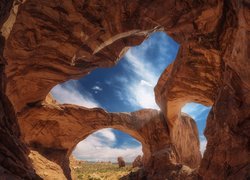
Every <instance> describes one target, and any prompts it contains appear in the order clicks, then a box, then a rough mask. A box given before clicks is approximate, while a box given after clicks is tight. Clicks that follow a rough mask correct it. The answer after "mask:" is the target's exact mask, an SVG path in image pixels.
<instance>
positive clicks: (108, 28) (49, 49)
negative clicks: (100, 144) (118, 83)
mask: <svg viewBox="0 0 250 180" xmlns="http://www.w3.org/2000/svg"><path fill="white" fill-rule="evenodd" d="M15 2H17V1H15ZM18 2H19V3H18V5H19V8H18V13H17V12H16V11H13V12H15V13H13V14H12V15H11V16H10V17H9V19H8V20H7V18H8V16H9V12H10V11H11V6H12V1H6V0H3V1H1V2H0V9H1V11H0V26H1V32H2V34H3V35H4V37H3V36H1V44H0V57H1V59H0V62H1V67H0V68H1V79H0V80H1V85H3V86H1V109H0V114H1V128H0V130H1V132H2V133H1V134H2V135H1V138H2V139H1V140H0V143H1V144H2V146H1V167H2V168H1V169H4V170H3V171H2V170H1V171H0V172H1V174H4V175H6V176H13V175H14V174H15V177H16V178H18V177H21V178H32V177H33V176H35V174H34V171H33V170H32V167H31V163H30V162H29V159H28V157H27V148H26V147H25V145H24V144H23V143H22V142H21V140H20V138H19V136H20V134H19V129H18V124H17V122H16V118H18V122H19V125H20V128H21V133H22V138H23V140H24V141H25V142H26V143H27V144H28V146H29V147H30V148H33V149H34V148H36V149H37V151H39V152H40V153H41V154H42V156H44V157H46V158H48V159H50V160H52V161H54V162H57V163H58V164H59V165H60V166H61V167H62V168H63V170H64V173H65V175H66V176H67V178H70V175H69V168H68V164H69V162H68V159H67V158H68V157H69V154H70V153H71V151H72V149H73V147H74V146H75V145H76V144H77V142H79V141H80V140H82V139H84V138H85V137H86V136H87V135H88V133H89V134H90V133H92V132H94V131H95V130H97V129H98V127H99V128H103V127H104V126H105V127H108V126H111V127H114V126H116V127H119V128H120V129H121V130H123V131H125V132H126V130H127V133H129V134H132V135H133V134H134V135H133V136H134V137H137V138H138V140H140V141H141V142H142V144H143V143H144V144H145V145H144V162H146V164H145V167H146V169H148V170H149V169H150V171H149V174H150V173H151V174H150V176H151V177H152V178H155V179H157V178H160V175H159V174H161V173H164V171H162V169H165V170H166V169H168V170H171V168H170V167H166V166H167V165H169V164H170V165H172V164H175V163H182V164H188V165H189V166H191V167H195V166H196V165H197V164H196V162H198V161H199V159H200V157H199V155H198V153H197V152H196V148H197V146H198V144H199V143H198V141H197V140H198V138H197V134H198V133H197V130H196V126H195V123H194V122H193V121H192V120H190V118H188V117H186V116H185V115H184V117H183V115H182V114H181V107H182V106H183V105H184V104H185V103H188V102H198V103H202V104H204V105H209V106H212V110H211V112H210V114H209V116H208V120H207V127H206V130H205V136H206V137H207V140H208V144H207V149H206V151H205V153H204V157H203V159H202V161H201V165H200V168H199V172H198V174H199V176H200V177H203V179H247V178H249V177H250V174H249V172H250V170H249V169H250V160H249V154H250V153H249V149H250V148H249V139H250V137H249V133H248V132H249V131H250V129H249V127H250V126H249V123H250V118H249V117H250V110H249V107H250V95H249V91H250V71H249V69H250V63H249V52H250V51H249V39H250V38H249V37H250V35H249V34H250V26H249V24H250V19H249V17H250V4H249V2H248V1H247V0H231V1H226V0H225V1H218V0H211V1H206V0H204V1H165V0H154V1H149V0H138V1H127V0H119V1H118V0H115V1H113V2H112V5H111V4H110V1H108V0H102V1H99V0H93V1H79V0H72V1H68V0H61V1H57V0H52V1H51V0H44V1H39V0H27V1H18ZM20 2H22V3H21V4H20ZM14 7H16V6H14ZM14 7H13V8H14ZM6 20H7V22H8V23H4V22H6ZM159 30H161V31H165V32H166V33H168V35H170V36H171V37H172V38H174V39H175V40H176V41H177V42H179V43H180V50H179V53H178V56H177V58H176V60H175V62H174V63H173V64H172V65H171V66H170V67H168V68H167V69H166V70H165V71H164V72H163V74H162V76H161V78H160V79H159V81H158V83H157V86H156V87H155V95H156V101H157V103H158V105H159V106H160V108H161V112H158V111H153V110H141V111H138V112H134V113H120V114H114V113H107V112H105V111H103V110H100V109H92V110H89V109H86V108H82V107H77V106H72V105H55V104H54V105H53V104H52V103H48V102H44V99H45V97H46V96H47V94H48V93H49V91H50V90H51V88H52V87H54V86H55V85H57V84H59V83H61V82H64V81H67V80H69V79H74V78H79V77H82V76H84V75H86V74H87V73H89V72H90V71H91V70H93V69H95V68H97V67H109V66H112V65H114V64H115V63H116V62H117V60H119V58H120V57H121V56H122V55H123V54H124V53H125V52H126V50H127V49H128V47H130V46H134V45H138V44H140V43H141V42H142V41H143V40H144V39H145V38H146V37H147V36H148V35H150V33H152V32H154V31H159ZM6 63H7V64H8V65H7V66H5V64H6ZM4 73H5V74H6V76H5V75H3V74H4ZM5 85H6V86H5ZM5 87H6V88H5ZM8 99H9V100H10V101H8ZM12 107H13V108H12ZM83 112H84V113H86V115H85V114H84V115H83V114H81V113H83ZM16 114H18V117H15V115H16ZM78 114H81V117H82V118H79V119H78V118H77V119H75V116H76V117H77V116H78ZM93 114H97V115H96V116H95V115H94V116H93ZM143 114H144V115H143ZM145 114H147V116H145ZM62 115H64V116H65V117H67V118H68V120H67V119H65V118H64V117H62ZM88 115H89V116H88ZM91 116H93V117H94V119H91ZM59 119H60V120H61V121H62V122H61V121H59ZM80 119H81V120H82V121H84V123H82V122H81V121H80ZM135 119H136V120H135ZM148 119H150V121H149V122H148V123H149V124H150V125H151V128H147V127H148V126H147V125H146V124H145V127H144V126H143V127H142V126H139V127H142V129H141V130H138V129H134V127H136V126H137V124H136V123H138V124H142V123H143V122H147V120H148ZM90 120H92V121H93V122H96V124H91V123H90V124H88V123H86V124H85V121H86V122H88V121H90ZM111 120H112V121H111ZM134 120H135V122H136V123H135V122H134ZM65 121H66V122H67V123H69V124H70V126H72V127H70V126H69V124H67V123H65ZM113 121H114V124H113V125H112V123H113ZM116 123H117V124H116ZM119 123H122V124H119ZM76 124H78V125H76ZM66 125H67V126H66ZM73 127H74V128H78V131H76V132H79V131H80V129H79V128H81V127H82V128H83V129H81V131H84V132H88V133H86V134H84V133H83V134H82V136H80V134H77V133H76V134H74V132H73V129H72V128H73ZM152 127H153V128H152ZM157 128H160V130H159V131H157V132H156V129H157ZM52 129H53V130H54V131H53V132H52V131H51V130H52ZM29 131H32V132H33V134H31V133H29ZM154 131H155V133H153V132H154ZM158 132H160V134H157V133H158ZM152 134H156V135H154V136H152ZM78 135H79V136H78ZM62 137H68V139H67V138H64V139H62ZM162 137H164V138H162ZM186 137H189V138H186ZM43 138H44V139H43ZM60 138H61V139H60ZM139 138H141V139H139ZM45 139H46V140H47V142H46V141H45ZM69 139H71V140H72V142H70V141H69ZM193 139H195V140H194V142H195V143H193V141H192V140H193ZM144 141H145V142H144ZM149 142H150V143H149ZM187 144H191V146H187ZM146 145H147V146H146ZM16 146H17V147H16ZM167 146H169V147H168V151H167V150H166V147H167ZM2 147H3V148H2ZM5 147H6V148H5ZM15 147H16V148H15ZM148 147H150V148H148ZM163 147H164V148H163ZM189 147H190V148H189ZM13 149H17V152H14V151H13ZM162 149H164V150H162ZM146 150H147V151H146ZM160 150H162V151H160ZM191 151H195V155H192V153H191ZM156 152H157V153H156ZM150 153H151V154H150ZM15 154H18V155H19V158H18V157H17V156H16V155H15ZM148 154H150V156H148ZM172 154H173V156H172ZM236 154H238V156H236ZM161 156H163V157H164V158H156V157H161ZM2 157H3V158H2ZM9 157H11V158H9ZM165 158H166V159H165ZM2 159H3V160H2ZM161 160H162V161H161ZM168 160H170V163H166V162H169V161H168ZM153 162H154V163H153ZM156 162H157V163H158V165H157V163H156ZM172 162H174V163H172ZM156 166H158V167H156ZM10 167H13V168H10ZM147 167H150V168H147ZM174 167H175V168H176V167H177V166H174ZM156 168H158V169H156ZM175 168H173V169H172V170H173V171H174V169H175ZM184 169H185V168H184ZM157 174H158V175H159V176H158V175H157ZM161 175H162V174H161ZM165 175H166V176H168V177H171V178H172V176H171V174H168V172H165Z"/></svg>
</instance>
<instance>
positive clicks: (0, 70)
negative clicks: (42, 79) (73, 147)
mask: <svg viewBox="0 0 250 180" xmlns="http://www.w3.org/2000/svg"><path fill="white" fill-rule="evenodd" d="M12 3H13V1H11V0H3V1H1V2H0V29H1V28H2V25H3V23H4V22H5V21H6V19H7V18H8V16H9V12H10V9H11V7H12ZM4 45H5V39H4V37H3V36H2V34H1V33H0V179H40V178H39V177H38V176H37V175H36V174H35V171H34V170H33V168H32V166H31V163H30V160H29V159H28V157H27V154H28V148H27V147H26V146H25V145H24V143H23V142H22V141H21V140H20V129H19V125H18V123H17V119H16V117H15V111H14V109H13V106H12V104H11V103H10V102H9V99H8V97H6V95H5V93H4V90H5V85H6V79H5V74H4V68H5V65H6V59H5V58H4V57H3V48H4Z"/></svg>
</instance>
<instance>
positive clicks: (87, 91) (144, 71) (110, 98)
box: [52, 32, 209, 161]
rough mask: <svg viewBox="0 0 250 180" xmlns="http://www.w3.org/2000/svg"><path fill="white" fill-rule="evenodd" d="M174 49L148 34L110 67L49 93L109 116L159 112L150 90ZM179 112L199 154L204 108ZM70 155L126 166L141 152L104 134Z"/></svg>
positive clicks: (118, 136)
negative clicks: (192, 126) (196, 137)
mask: <svg viewBox="0 0 250 180" xmlns="http://www.w3.org/2000/svg"><path fill="white" fill-rule="evenodd" d="M178 48H179V45H178V44H177V43H176V42H175V41H174V40H173V39H171V38H170V37H169V36H167V35H166V34H165V33H163V32H157V33H154V34H151V36H150V37H149V38H148V39H146V40H145V41H144V42H143V43H142V44H141V45H139V46H136V47H133V48H130V49H129V50H128V52H127V53H126V54H125V56H124V57H123V58H122V59H121V60H120V61H119V63H118V64H117V65H116V66H114V67H112V68H98V69H96V70H94V71H93V72H91V73H90V74H89V75H87V76H85V77H83V78H81V79H79V80H70V81H67V82H66V83H63V84H60V85H57V86H56V87H54V88H53V89H52V94H53V96H54V97H55V99H57V100H58V101H59V102H60V103H71V104H77V105H81V106H85V107H90V108H91V107H102V108H104V109H105V110H107V111H109V112H132V111H136V110H139V109H142V108H154V109H159V107H158V106H157V105H156V103H155V98H154V91H153V89H154V86H155V85H156V83H157V81H158V79H159V77H160V75H161V73H162V72H163V71H164V69H165V68H166V67H167V66H168V65H169V64H170V63H172V62H173V60H174V59H175V57H176V55H177V52H178ZM183 112H186V113H188V114H190V115H191V116H192V117H193V118H194V119H195V120H196V121H197V125H198V128H199V132H200V138H201V140H202V141H203V142H202V143H203V144H202V143H201V144H202V146H203V149H204V146H205V143H206V141H205V138H204V136H203V135H202V132H203V129H204V127H205V120H206V116H207V113H208V112H209V108H207V107H205V106H202V105H199V104H195V103H190V104H187V105H186V106H185V107H183ZM201 149H202V148H201ZM73 154H74V155H75V156H76V157H77V158H79V159H85V160H90V161H96V160H101V161H109V160H111V161H115V159H116V157H117V156H118V155H121V156H123V157H124V158H125V159H127V161H132V160H133V158H135V156H137V155H138V154H142V152H141V144H140V143H139V142H138V141H136V140H135V139H133V138H132V137H130V136H129V135H127V134H125V133H123V132H121V131H118V130H114V129H104V130H100V131H97V132H96V133H94V134H92V135H90V136H89V137H88V138H86V139H85V140H84V141H82V142H80V143H79V144H78V145H77V147H76V149H75V151H74V152H73ZM92 154H96V156H92ZM98 154H100V156H98ZM104 154H105V156H104ZM114 154H115V157H114ZM96 157H102V158H99V159H96Z"/></svg>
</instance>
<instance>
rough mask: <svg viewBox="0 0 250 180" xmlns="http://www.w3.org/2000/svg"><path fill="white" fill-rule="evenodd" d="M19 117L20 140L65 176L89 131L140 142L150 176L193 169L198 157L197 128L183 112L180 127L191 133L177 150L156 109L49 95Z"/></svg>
mask: <svg viewBox="0 0 250 180" xmlns="http://www.w3.org/2000/svg"><path fill="white" fill-rule="evenodd" d="M18 117H19V118H18V119H19V123H20V127H21V132H22V135H23V139H24V141H25V142H26V143H27V144H28V146H29V147H30V148H31V149H33V150H36V151H39V152H40V153H41V154H42V155H43V156H45V157H46V158H48V159H49V160H52V161H55V162H57V163H58V164H59V165H60V166H61V167H62V169H63V170H64V173H65V175H66V177H68V178H69V177H70V169H69V163H68V162H69V156H70V155H71V153H72V151H73V149H74V147H75V146H76V145H77V144H78V143H79V142H80V141H81V140H83V139H85V138H86V137H87V136H88V135H90V134H91V133H93V132H95V131H97V130H100V129H103V128H115V129H118V130H121V131H123V132H125V133H127V134H129V135H131V136H132V137H134V138H135V139H137V140H138V141H140V142H141V144H142V151H143V153H144V156H143V164H144V168H145V169H146V170H147V173H148V174H149V175H150V174H157V173H158V174H161V176H164V174H167V173H166V168H167V167H174V166H176V165H177V164H178V163H182V164H186V165H188V166H190V167H193V168H195V167H198V165H199V163H200V160H201V155H200V151H199V139H198V134H197V127H196V125H195V123H194V121H193V120H192V119H191V118H190V117H189V116H187V115H185V114H183V116H182V118H181V119H180V122H182V123H183V124H185V127H180V128H184V129H186V131H187V132H189V133H190V134H186V137H185V138H186V140H185V141H182V143H183V147H187V149H186V150H185V151H184V150H183V151H182V152H181V151H180V152H177V151H176V147H175V146H173V145H172V142H171V141H170V137H169V129H168V126H167V124H166V121H165V119H164V117H163V115H162V113H161V112H159V111H157V110H151V109H145V110H140V111H137V112H132V113H107V112H106V111H104V110H102V109H100V108H93V109H88V108H84V107H80V106H76V105H67V104H65V105H60V104H57V103H55V101H53V100H51V97H48V98H47V99H46V101H45V102H43V103H42V104H41V105H36V106H35V107H33V108H32V109H27V110H26V111H25V110H24V111H23V112H22V113H20V114H19V116H18ZM184 129H182V130H184ZM186 131H185V132H186ZM177 136H178V135H177ZM189 138H190V139H189ZM179 139H181V137H179ZM186 153H187V154H186ZM187 155H189V156H187ZM178 167H179V165H178Z"/></svg>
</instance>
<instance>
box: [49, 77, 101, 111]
mask: <svg viewBox="0 0 250 180" xmlns="http://www.w3.org/2000/svg"><path fill="white" fill-rule="evenodd" d="M51 93H52V95H53V97H54V98H55V99H56V100H57V101H58V102H59V103H68V104H76V105H80V106H84V107H88V108H93V107H99V106H100V105H99V104H98V102H97V101H96V100H94V98H93V97H92V95H91V94H90V93H88V92H86V91H84V90H82V91H80V88H79V85H78V83H77V81H74V80H71V81H68V82H66V83H64V84H59V85H57V86H55V87H54V88H53V89H52V90H51Z"/></svg>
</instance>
